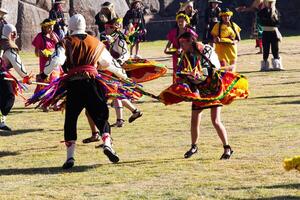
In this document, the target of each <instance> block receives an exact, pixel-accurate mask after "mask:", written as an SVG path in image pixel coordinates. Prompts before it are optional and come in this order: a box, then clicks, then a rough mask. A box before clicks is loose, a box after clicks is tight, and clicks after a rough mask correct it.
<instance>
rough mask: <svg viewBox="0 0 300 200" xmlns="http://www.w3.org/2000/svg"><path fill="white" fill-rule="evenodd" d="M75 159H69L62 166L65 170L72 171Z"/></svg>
mask: <svg viewBox="0 0 300 200" xmlns="http://www.w3.org/2000/svg"><path fill="white" fill-rule="evenodd" d="M74 162H75V159H74V158H73V157H71V158H69V159H68V160H67V161H66V162H65V163H64V164H63V166H62V168H63V169H71V168H72V167H73V166H74Z"/></svg>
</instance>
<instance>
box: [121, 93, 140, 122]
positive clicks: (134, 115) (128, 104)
mask: <svg viewBox="0 0 300 200" xmlns="http://www.w3.org/2000/svg"><path fill="white" fill-rule="evenodd" d="M122 104H123V106H125V107H126V108H127V109H128V110H130V111H131V113H132V115H131V116H130V117H129V120H128V121H129V123H132V122H133V121H135V120H136V119H138V118H140V117H141V116H142V115H143V113H142V112H141V111H140V110H139V109H137V108H136V107H135V106H134V105H133V104H132V103H131V102H130V101H129V100H128V99H123V100H122Z"/></svg>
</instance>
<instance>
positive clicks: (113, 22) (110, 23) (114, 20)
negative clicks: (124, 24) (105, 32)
mask: <svg viewBox="0 0 300 200" xmlns="http://www.w3.org/2000/svg"><path fill="white" fill-rule="evenodd" d="M117 21H118V18H116V17H115V18H112V19H111V20H109V21H107V22H106V24H108V25H114V24H115V23H116V22H117Z"/></svg>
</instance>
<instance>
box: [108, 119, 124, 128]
mask: <svg viewBox="0 0 300 200" xmlns="http://www.w3.org/2000/svg"><path fill="white" fill-rule="evenodd" d="M124 123H125V121H124V120H123V119H117V121H116V123H114V124H112V125H111V126H110V127H117V128H121V127H123V126H124Z"/></svg>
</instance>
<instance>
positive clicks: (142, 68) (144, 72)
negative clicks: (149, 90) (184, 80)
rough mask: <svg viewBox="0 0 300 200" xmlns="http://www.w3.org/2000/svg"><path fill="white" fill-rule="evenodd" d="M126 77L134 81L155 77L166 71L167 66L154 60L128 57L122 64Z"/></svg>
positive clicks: (140, 81) (144, 80) (138, 81)
mask: <svg viewBox="0 0 300 200" xmlns="http://www.w3.org/2000/svg"><path fill="white" fill-rule="evenodd" d="M123 68H124V69H125V70H126V73H127V75H128V77H130V78H131V79H132V80H133V81H134V82H136V83H142V82H147V81H151V80H154V79H157V78H159V77H161V76H163V75H164V74H165V73H166V72H167V67H166V66H165V65H163V64H161V63H158V62H156V61H149V60H146V59H130V60H128V61H126V62H125V63H124V65H123Z"/></svg>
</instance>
